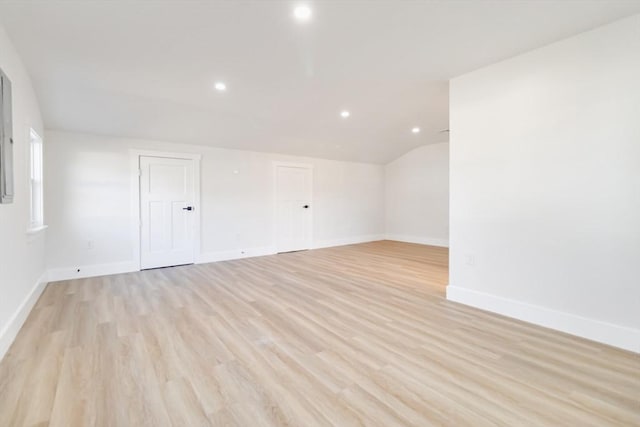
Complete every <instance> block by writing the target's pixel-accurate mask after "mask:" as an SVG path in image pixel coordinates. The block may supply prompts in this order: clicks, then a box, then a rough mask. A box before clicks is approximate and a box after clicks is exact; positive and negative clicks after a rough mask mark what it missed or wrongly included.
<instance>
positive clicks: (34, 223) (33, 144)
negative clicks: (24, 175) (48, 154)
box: [27, 127, 46, 234]
mask: <svg viewBox="0 0 640 427" xmlns="http://www.w3.org/2000/svg"><path fill="white" fill-rule="evenodd" d="M28 158H29V225H28V228H27V233H29V234H33V233H37V232H39V231H41V230H44V229H45V228H46V225H45V224H44V143H43V140H42V137H41V136H40V135H39V134H38V132H36V131H35V129H33V128H31V127H30V128H29V157H28Z"/></svg>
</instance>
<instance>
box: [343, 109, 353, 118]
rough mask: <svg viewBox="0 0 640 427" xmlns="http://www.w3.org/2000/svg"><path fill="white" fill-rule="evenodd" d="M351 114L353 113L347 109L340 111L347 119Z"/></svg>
mask: <svg viewBox="0 0 640 427" xmlns="http://www.w3.org/2000/svg"><path fill="white" fill-rule="evenodd" d="M350 115H351V113H350V112H348V111H347V110H344V111H341V112H340V116H342V117H343V118H345V119H346V118H347V117H349V116H350Z"/></svg>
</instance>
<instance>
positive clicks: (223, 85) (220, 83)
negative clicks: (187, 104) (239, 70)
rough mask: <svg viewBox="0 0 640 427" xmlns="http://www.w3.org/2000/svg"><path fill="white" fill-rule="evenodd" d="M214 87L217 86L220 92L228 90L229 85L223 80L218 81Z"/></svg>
mask: <svg viewBox="0 0 640 427" xmlns="http://www.w3.org/2000/svg"><path fill="white" fill-rule="evenodd" d="M213 87H215V88H216V90H217V91H218V92H224V91H225V90H227V85H226V84H224V83H223V82H217V83H216V84H215V85H214V86H213Z"/></svg>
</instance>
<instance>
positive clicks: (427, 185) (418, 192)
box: [385, 143, 449, 246]
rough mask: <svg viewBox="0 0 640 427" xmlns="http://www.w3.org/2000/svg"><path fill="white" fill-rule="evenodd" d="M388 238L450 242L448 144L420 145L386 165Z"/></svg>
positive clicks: (423, 241)
mask: <svg viewBox="0 0 640 427" xmlns="http://www.w3.org/2000/svg"><path fill="white" fill-rule="evenodd" d="M385 181H386V182H385V184H386V219H385V224H386V226H385V228H386V234H387V238H388V239H391V240H400V241H404V242H412V243H422V244H426V245H437V246H448V245H449V144H448V143H440V144H432V145H424V146H422V147H418V148H416V149H414V150H412V151H410V152H408V153H406V154H405V155H404V156H402V157H400V158H398V159H396V160H394V161H393V162H391V163H389V164H388V165H386V167H385Z"/></svg>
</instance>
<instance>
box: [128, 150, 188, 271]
mask: <svg viewBox="0 0 640 427" xmlns="http://www.w3.org/2000/svg"><path fill="white" fill-rule="evenodd" d="M194 187H195V185H194V161H193V160H188V159H170V158H164V157H146V156H141V157H140V219H141V221H142V227H141V239H140V267H141V268H142V269H145V268H157V267H167V266H171V265H182V264H191V263H193V261H194V239H195V236H194V224H195V214H194V200H195V197H194V196H195V194H194V193H195V191H194Z"/></svg>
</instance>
